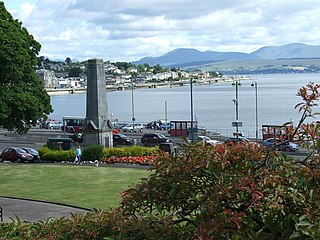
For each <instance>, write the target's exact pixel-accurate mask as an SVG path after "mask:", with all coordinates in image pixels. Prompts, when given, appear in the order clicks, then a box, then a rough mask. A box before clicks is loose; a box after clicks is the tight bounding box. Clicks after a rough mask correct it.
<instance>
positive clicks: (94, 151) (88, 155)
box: [81, 144, 104, 161]
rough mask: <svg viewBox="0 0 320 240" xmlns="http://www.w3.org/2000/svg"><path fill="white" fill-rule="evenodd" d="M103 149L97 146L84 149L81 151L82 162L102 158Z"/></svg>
mask: <svg viewBox="0 0 320 240" xmlns="http://www.w3.org/2000/svg"><path fill="white" fill-rule="evenodd" d="M103 148H104V147H103V146H102V145H98V144H93V145H90V146H88V147H85V148H84V149H83V151H82V156H81V159H82V161H94V160H100V159H101V158H102V157H103Z"/></svg>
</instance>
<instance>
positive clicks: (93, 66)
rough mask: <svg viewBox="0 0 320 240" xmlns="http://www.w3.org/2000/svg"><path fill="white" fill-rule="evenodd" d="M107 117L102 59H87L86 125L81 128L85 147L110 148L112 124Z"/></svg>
mask: <svg viewBox="0 0 320 240" xmlns="http://www.w3.org/2000/svg"><path fill="white" fill-rule="evenodd" d="M107 115H108V103H107V95H106V82H105V71H104V63H103V60H102V59H89V60H88V67H87V106H86V123H85V126H84V127H83V142H84V144H85V145H86V146H88V145H91V144H99V145H102V146H105V147H112V123H111V122H110V120H109V119H108V117H107Z"/></svg>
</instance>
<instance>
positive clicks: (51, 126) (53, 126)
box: [48, 122, 63, 129]
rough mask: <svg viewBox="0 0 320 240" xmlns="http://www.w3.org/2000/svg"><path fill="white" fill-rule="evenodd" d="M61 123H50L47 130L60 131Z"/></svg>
mask: <svg viewBox="0 0 320 240" xmlns="http://www.w3.org/2000/svg"><path fill="white" fill-rule="evenodd" d="M62 125H63V124H62V122H50V123H49V124H48V128H49V129H60V128H61V127H62Z"/></svg>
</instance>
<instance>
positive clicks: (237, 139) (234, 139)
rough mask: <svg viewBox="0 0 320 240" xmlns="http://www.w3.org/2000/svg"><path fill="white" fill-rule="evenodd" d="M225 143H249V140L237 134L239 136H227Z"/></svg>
mask: <svg viewBox="0 0 320 240" xmlns="http://www.w3.org/2000/svg"><path fill="white" fill-rule="evenodd" d="M224 143H225V144H227V145H231V144H232V143H233V144H236V143H250V140H249V139H247V138H245V137H242V136H239V137H231V138H228V139H226V140H225V141H224Z"/></svg>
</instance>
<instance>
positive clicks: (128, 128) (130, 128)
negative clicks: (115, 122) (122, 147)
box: [122, 123, 144, 132]
mask: <svg viewBox="0 0 320 240" xmlns="http://www.w3.org/2000/svg"><path fill="white" fill-rule="evenodd" d="M143 129H144V125H143V124H141V123H135V124H130V125H127V126H124V127H123V128H122V131H124V132H142V130H143Z"/></svg>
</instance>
